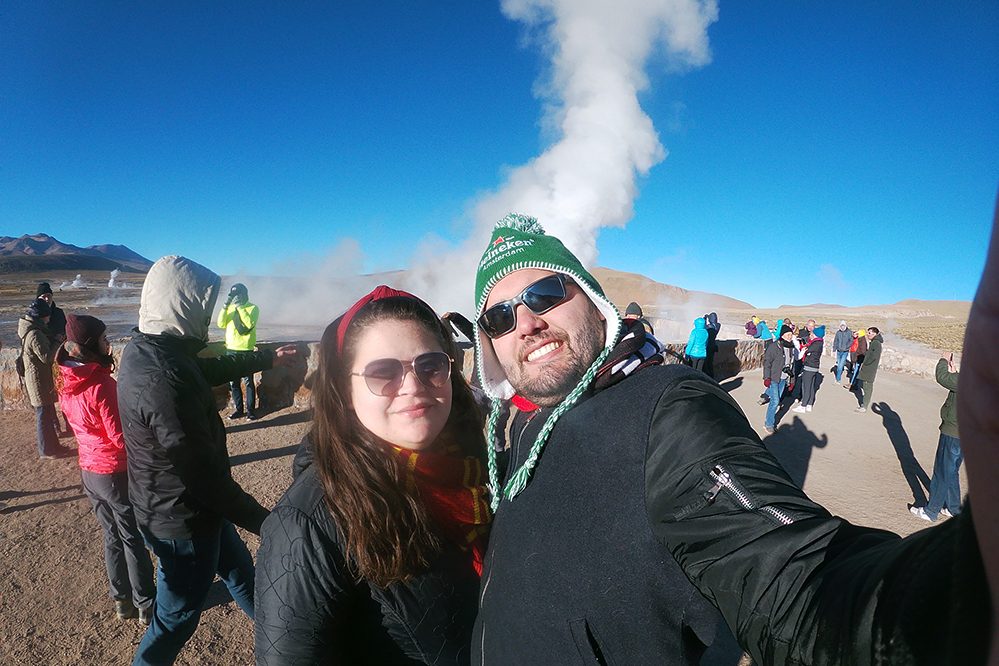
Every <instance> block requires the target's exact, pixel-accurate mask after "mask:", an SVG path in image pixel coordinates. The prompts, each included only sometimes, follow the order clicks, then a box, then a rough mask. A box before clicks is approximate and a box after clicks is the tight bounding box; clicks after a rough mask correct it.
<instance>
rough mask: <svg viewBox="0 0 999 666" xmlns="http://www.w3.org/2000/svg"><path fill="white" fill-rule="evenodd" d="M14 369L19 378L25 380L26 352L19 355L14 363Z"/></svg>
mask: <svg viewBox="0 0 999 666" xmlns="http://www.w3.org/2000/svg"><path fill="white" fill-rule="evenodd" d="M14 369H15V370H17V376H18V377H20V378H21V379H24V352H23V350H22V352H21V353H20V354H18V355H17V359H16V360H15V361H14Z"/></svg>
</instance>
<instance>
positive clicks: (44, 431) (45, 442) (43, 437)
mask: <svg viewBox="0 0 999 666" xmlns="http://www.w3.org/2000/svg"><path fill="white" fill-rule="evenodd" d="M55 423H56V414H55V405H42V406H41V407H35V431H36V433H37V435H38V455H39V456H48V455H54V454H55V453H56V451H58V450H59V435H58V433H56V429H55Z"/></svg>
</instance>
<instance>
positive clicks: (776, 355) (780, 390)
mask: <svg viewBox="0 0 999 666" xmlns="http://www.w3.org/2000/svg"><path fill="white" fill-rule="evenodd" d="M793 337H794V333H793V331H792V330H791V327H790V326H787V325H784V326H781V328H780V337H779V338H778V339H776V340H773V339H771V340H768V341H767V342H766V349H765V350H764V352H763V383H764V384H766V387H767V397H768V398H769V400H768V401H767V416H766V419H765V420H764V422H763V423H764V426H763V427H764V429H765V430H766V431H767V434H768V435H770V434H773V432H774V429H775V428H776V427H777V424H776V419H777V410H778V409H779V408H780V400H781V397H782V396H783V395H784V389H785V388H786V387H787V382H788V379H790V377H791V373H792V372H794V371H793V370H792V369H791V368H792V367H793V366H794V356H795V350H794V343H793V342H791V339H792V338H793Z"/></svg>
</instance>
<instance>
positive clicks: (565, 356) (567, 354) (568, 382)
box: [503, 317, 604, 407]
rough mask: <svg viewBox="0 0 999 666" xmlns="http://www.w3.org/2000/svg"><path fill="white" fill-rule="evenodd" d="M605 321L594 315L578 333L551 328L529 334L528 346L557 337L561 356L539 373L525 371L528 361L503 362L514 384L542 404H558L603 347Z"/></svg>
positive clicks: (534, 401) (521, 393)
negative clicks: (560, 346)
mask: <svg viewBox="0 0 999 666" xmlns="http://www.w3.org/2000/svg"><path fill="white" fill-rule="evenodd" d="M603 339H604V322H603V321H601V320H599V319H598V318H596V317H594V318H592V319H589V320H587V323H586V326H585V327H584V328H580V329H578V331H577V332H576V334H575V335H567V334H566V332H565V331H562V330H551V329H549V330H548V331H546V332H545V334H544V335H540V336H535V337H532V338H528V339H526V340H525V341H524V345H523V346H524V347H528V346H534V345H536V344H537V343H539V342H542V341H546V342H551V341H553V340H557V341H559V342H561V343H562V345H563V346H562V350H561V352H560V358H559V359H558V361H557V362H555V363H552V364H551V365H550V366H546V367H545V368H543V369H542V371H541V372H538V373H537V374H535V375H528V374H527V373H526V372H525V368H524V363H526V362H524V361H520V360H517V361H514V362H512V363H510V364H508V365H503V370H504V371H505V372H506V376H507V378H508V379H509V380H510V384H511V385H513V388H514V389H515V390H516V391H517V393H518V395H521V396H523V397H525V398H527V399H528V400H530V401H531V402H533V403H534V404H536V405H538V406H540V407H554V406H556V405H558V404H559V403H560V402H562V400H563V399H565V396H567V395H568V394H569V392H570V391H572V389H573V388H574V387H575V386H576V384H578V383H579V380H581V379H582V378H583V375H584V374H586V371H587V369H588V368H589V367H590V366H591V365H592V364H593V361H594V360H596V358H597V356H598V355H599V354H600V350H601V348H602V347H603Z"/></svg>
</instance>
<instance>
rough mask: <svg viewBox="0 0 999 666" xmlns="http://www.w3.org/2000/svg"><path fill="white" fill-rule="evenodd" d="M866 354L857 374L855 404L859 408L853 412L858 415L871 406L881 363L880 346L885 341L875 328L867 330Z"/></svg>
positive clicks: (879, 331)
mask: <svg viewBox="0 0 999 666" xmlns="http://www.w3.org/2000/svg"><path fill="white" fill-rule="evenodd" d="M867 340H868V342H867V352H866V353H865V354H864V361H863V363H861V364H860V372H858V373H857V402H858V403H860V406H859V407H857V409H855V410H854V411H855V412H857V413H858V414H864V413H866V412H867V408H868V407H870V406H871V396H872V395H874V379H875V378H876V377H877V376H878V364H879V363H881V345H882V344H884V341H885V339H884V338H883V337H881V330H880V329H879V328H878V327H877V326H871V327H870V328H868V329H867Z"/></svg>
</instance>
